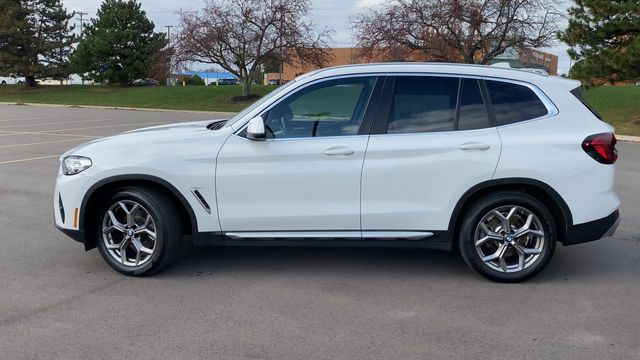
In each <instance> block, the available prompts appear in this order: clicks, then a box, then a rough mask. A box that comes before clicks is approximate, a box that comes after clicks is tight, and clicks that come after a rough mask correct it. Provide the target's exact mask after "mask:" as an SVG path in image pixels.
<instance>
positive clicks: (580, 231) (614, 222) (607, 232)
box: [563, 209, 620, 245]
mask: <svg viewBox="0 0 640 360" xmlns="http://www.w3.org/2000/svg"><path fill="white" fill-rule="evenodd" d="M619 223H620V211H619V210H618V209H616V210H615V211H614V212H612V213H611V214H610V215H609V216H606V217H604V218H602V219H598V220H594V221H589V222H586V223H583V224H578V225H573V226H571V227H569V229H568V230H567V236H566V238H565V240H564V241H563V244H564V245H575V244H582V243H585V242H589V241H594V240H598V239H602V238H603V237H607V236H611V235H613V233H615V231H616V229H617V228H618V224H619Z"/></svg>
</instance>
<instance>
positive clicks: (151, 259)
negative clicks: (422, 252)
mask: <svg viewBox="0 0 640 360" xmlns="http://www.w3.org/2000/svg"><path fill="white" fill-rule="evenodd" d="M580 91H581V87H580V83H579V82H576V81H571V80H564V79H560V78H554V77H548V76H542V75H539V74H535V73H531V72H527V71H519V70H512V69H499V68H491V67H486V66H473V65H458V64H425V63H412V64H369V65H357V66H346V67H336V68H330V69H324V70H319V71H316V72H313V73H310V74H306V75H303V76H301V77H298V78H297V79H296V80H295V81H292V82H289V83H288V84H286V85H284V86H282V87H280V88H278V89H276V90H274V91H273V92H272V93H271V94H269V95H267V96H266V97H264V98H263V99H261V100H260V101H258V102H256V103H255V104H253V105H252V106H250V107H249V108H247V109H245V110H244V111H242V112H241V113H239V114H237V115H236V116H234V117H233V118H231V119H229V120H226V121H225V120H222V121H205V122H195V123H183V124H176V125H168V126H157V127H152V128H147V129H142V130H135V131H130V132H127V133H124V134H121V135H118V136H114V137H110V138H106V139H100V140H96V141H93V142H90V143H88V144H85V145H82V146H80V147H77V148H75V149H73V150H71V151H69V152H67V153H66V154H64V155H63V156H62V157H61V162H62V164H61V168H60V174H59V176H58V178H57V183H56V190H55V197H54V214H55V223H56V226H57V227H58V228H60V229H61V230H62V231H63V232H65V233H66V234H68V235H70V236H71V237H73V238H74V239H76V240H79V241H81V242H83V243H84V244H85V248H86V249H91V248H93V247H96V246H97V247H98V249H99V250H100V253H101V254H102V256H103V257H104V259H105V260H106V261H107V263H108V264H109V265H110V266H112V267H113V268H114V269H116V270H118V271H120V272H122V273H125V274H130V275H143V274H150V273H153V272H155V271H157V270H159V269H161V268H163V267H165V266H166V265H168V264H169V263H170V262H171V261H173V260H174V259H175V258H176V256H177V255H178V252H179V249H180V244H181V241H182V238H183V235H184V234H190V235H191V236H192V238H193V242H194V244H195V245H252V246H255V245H329V246H332V245H347V246H411V247H423V248H437V249H459V251H460V252H461V254H462V256H463V258H464V260H465V261H466V262H467V263H468V264H469V266H470V267H471V268H472V269H474V270H475V271H477V272H479V273H480V274H482V275H484V276H486V277H488V278H490V279H493V280H497V281H521V280H524V279H527V278H530V277H532V276H534V275H535V274H537V273H539V272H540V271H541V270H542V269H543V268H544V267H545V266H546V265H547V264H548V263H549V261H550V260H551V256H552V255H553V252H554V249H555V246H556V243H557V242H560V243H562V244H564V245H570V244H577V243H583V242H586V241H591V240H596V239H599V238H601V237H603V236H607V235H610V234H612V233H613V231H615V228H616V226H617V222H618V205H619V200H618V198H617V196H616V194H615V193H614V191H613V178H614V167H613V165H612V164H613V163H614V162H615V161H616V159H617V152H616V149H615V143H616V140H615V137H614V135H613V128H612V127H610V126H609V125H607V124H605V123H604V122H602V121H601V120H600V119H599V118H598V117H597V115H596V114H595V113H594V112H593V111H592V110H591V109H590V108H589V107H588V106H587V105H586V104H584V103H583V102H582V100H581V95H580ZM587 265H588V264H585V266H587Z"/></svg>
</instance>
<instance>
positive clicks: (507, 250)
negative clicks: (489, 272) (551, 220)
mask: <svg viewBox="0 0 640 360" xmlns="http://www.w3.org/2000/svg"><path fill="white" fill-rule="evenodd" d="M474 245H475V249H476V251H477V253H478V255H479V256H480V259H481V260H482V262H484V264H485V265H487V266H488V267H489V268H491V269H493V270H495V271H499V272H503V273H514V272H518V271H522V270H525V269H527V268H529V267H530V266H532V265H533V264H534V263H535V262H536V261H537V260H538V258H539V257H540V254H542V251H543V249H544V247H545V245H546V242H545V233H544V228H543V226H542V222H541V221H540V219H539V218H538V217H537V216H536V215H535V214H534V213H533V212H531V211H530V210H529V209H526V208H524V207H522V206H516V205H507V206H500V207H498V208H495V209H493V210H491V211H489V212H488V213H487V214H485V215H484V216H483V217H482V219H481V220H480V222H479V223H478V225H477V226H476V230H475V235H474Z"/></svg>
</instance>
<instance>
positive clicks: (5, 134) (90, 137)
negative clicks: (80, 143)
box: [0, 130, 103, 139]
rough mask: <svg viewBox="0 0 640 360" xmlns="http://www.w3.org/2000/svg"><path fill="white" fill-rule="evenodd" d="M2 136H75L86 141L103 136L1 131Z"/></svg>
mask: <svg viewBox="0 0 640 360" xmlns="http://www.w3.org/2000/svg"><path fill="white" fill-rule="evenodd" d="M0 133H2V134H0V137H1V136H12V135H50V136H73V137H79V138H85V139H99V138H101V137H103V136H91V135H78V134H52V133H45V132H37V131H15V130H0Z"/></svg>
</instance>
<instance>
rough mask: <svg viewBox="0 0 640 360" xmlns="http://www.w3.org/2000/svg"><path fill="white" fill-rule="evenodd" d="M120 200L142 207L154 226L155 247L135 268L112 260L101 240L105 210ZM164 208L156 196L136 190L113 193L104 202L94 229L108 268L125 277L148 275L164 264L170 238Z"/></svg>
mask: <svg viewBox="0 0 640 360" xmlns="http://www.w3.org/2000/svg"><path fill="white" fill-rule="evenodd" d="M122 200H132V201H135V202H137V203H139V204H140V205H142V206H143V207H144V208H145V210H147V211H148V213H149V214H150V215H151V217H152V218H153V220H154V222H155V224H156V245H155V246H156V247H155V249H154V251H153V254H152V255H151V259H150V260H149V261H147V262H146V263H144V264H143V265H140V266H137V267H133V266H124V265H122V264H121V263H120V262H119V261H117V260H116V259H115V258H113V257H112V256H111V254H109V251H108V250H107V248H106V245H105V243H104V241H103V239H102V221H103V218H104V216H105V214H106V212H107V210H108V209H109V208H110V207H111V206H112V205H113V204H115V203H116V202H118V201H122ZM165 206H166V205H165V204H164V203H163V201H162V200H161V199H159V198H158V197H157V196H154V194H152V193H149V192H146V191H143V190H138V189H122V190H119V191H117V192H115V193H114V194H113V195H112V196H110V197H107V200H105V201H104V205H103V206H102V207H101V208H100V211H99V216H98V219H97V221H98V224H97V226H96V227H95V228H96V236H97V240H98V241H97V243H98V244H97V245H98V250H99V251H100V254H101V255H102V257H103V258H104V259H105V261H106V262H107V264H109V266H111V267H112V268H113V269H115V270H117V271H119V272H121V273H123V274H125V275H149V274H152V273H154V272H156V271H157V270H159V267H160V266H159V265H160V264H162V263H163V262H164V261H163V260H164V259H165V258H166V257H167V255H168V254H167V251H166V247H167V241H168V236H170V234H167V229H166V222H167V221H171V220H170V219H168V218H167V214H166V213H165V211H162V210H166V209H163V208H164V207H165Z"/></svg>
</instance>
